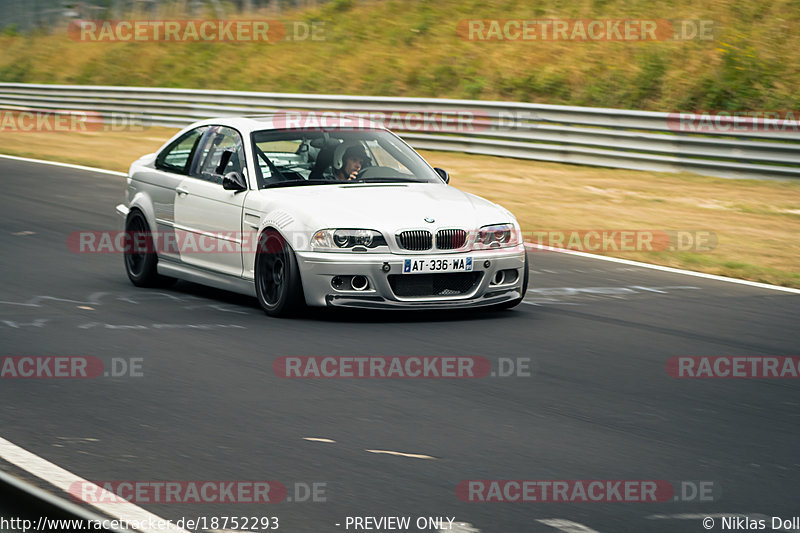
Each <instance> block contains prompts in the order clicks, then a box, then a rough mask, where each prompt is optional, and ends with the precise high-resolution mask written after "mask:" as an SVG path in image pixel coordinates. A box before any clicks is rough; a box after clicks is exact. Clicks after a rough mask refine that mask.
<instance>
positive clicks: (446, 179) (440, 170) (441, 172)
mask: <svg viewBox="0 0 800 533" xmlns="http://www.w3.org/2000/svg"><path fill="white" fill-rule="evenodd" d="M433 170H435V171H436V173H437V174H439V177H440V178H442V179H443V180H444V182H445V183H450V174H448V173H447V171H446V170H445V169H443V168H439V167H436V168H434V169H433Z"/></svg>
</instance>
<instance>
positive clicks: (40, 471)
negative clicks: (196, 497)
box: [0, 437, 189, 533]
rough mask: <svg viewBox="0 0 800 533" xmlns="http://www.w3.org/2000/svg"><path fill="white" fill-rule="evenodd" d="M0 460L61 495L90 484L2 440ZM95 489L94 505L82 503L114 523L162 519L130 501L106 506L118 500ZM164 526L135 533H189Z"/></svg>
mask: <svg viewBox="0 0 800 533" xmlns="http://www.w3.org/2000/svg"><path fill="white" fill-rule="evenodd" d="M0 458H2V459H4V460H5V461H8V462H9V463H11V464H13V465H15V466H16V467H18V468H21V469H22V470H25V471H26V472H28V473H30V474H33V475H34V476H36V477H38V478H39V479H42V480H44V481H46V482H48V483H50V484H51V485H54V486H55V487H57V488H59V489H61V490H62V491H64V492H65V493H69V490H70V487H71V486H73V484H75V483H77V484H81V485H84V486H86V485H93V483H91V482H90V481H87V480H85V479H83V478H81V477H78V476H76V475H75V474H73V473H72V472H69V471H67V470H64V469H63V468H61V467H60V466H57V465H54V464H53V463H51V462H50V461H47V460H45V459H42V458H41V457H39V456H38V455H35V454H32V453H31V452H29V451H27V450H23V449H22V448H20V447H19V446H17V445H16V444H14V443H12V442H9V441H7V440H6V439H4V438H2V437H0ZM97 490H98V492H95V493H94V494H96V495H98V498H97V499H98V502H86V503H87V504H88V505H90V506H92V507H94V508H95V509H99V510H100V511H102V512H103V513H105V514H107V515H109V516H112V517H114V518H116V519H118V520H127V521H128V522H129V523H131V522H134V523H136V522H138V523H139V524H144V525H147V524H148V523H153V522H155V523H156V524H157V523H158V522H160V521H164V520H165V519H164V518H161V517H160V516H158V515H154V514H153V513H151V512H149V511H145V510H144V509H142V508H141V507H139V506H137V505H134V504H132V503H130V502H120V503H110V502H115V501H117V502H119V500H120V498H119V497H118V496H117V495H115V494H112V493H110V492H108V491H106V490H105V489H103V488H101V487H97ZM103 500H105V503H102V502H103ZM167 524H168V525H167V527H166V528H165V529H156V528H155V527H152V528H148V527H141V528H139V529H137V530H136V531H142V532H145V533H159V532H161V533H163V532H164V531H172V532H174V533H189V532H188V531H186V530H185V529H181V528H179V527H178V526H176V525H174V524H173V523H172V522H168V523H167Z"/></svg>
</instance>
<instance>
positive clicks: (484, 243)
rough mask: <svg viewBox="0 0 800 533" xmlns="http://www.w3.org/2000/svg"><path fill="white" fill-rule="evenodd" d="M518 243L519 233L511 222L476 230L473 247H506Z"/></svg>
mask: <svg viewBox="0 0 800 533" xmlns="http://www.w3.org/2000/svg"><path fill="white" fill-rule="evenodd" d="M517 244H519V235H518V234H517V229H516V228H515V227H514V225H513V224H495V225H492V226H484V227H482V228H481V229H479V230H478V235H477V237H476V238H475V243H474V244H473V246H472V247H473V249H476V250H485V249H489V248H506V247H508V246H516V245H517Z"/></svg>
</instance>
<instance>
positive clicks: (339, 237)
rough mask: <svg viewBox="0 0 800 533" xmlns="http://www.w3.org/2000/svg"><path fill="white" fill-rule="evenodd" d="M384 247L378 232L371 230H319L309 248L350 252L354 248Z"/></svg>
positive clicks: (384, 243) (384, 240) (384, 242)
mask: <svg viewBox="0 0 800 533" xmlns="http://www.w3.org/2000/svg"><path fill="white" fill-rule="evenodd" d="M378 246H386V239H384V238H383V235H382V234H381V233H380V232H379V231H375V230H371V229H321V230H319V231H318V232H316V233H315V234H314V237H312V238H311V247H312V248H316V249H318V250H350V249H353V248H356V247H363V248H369V249H372V248H377V247H378Z"/></svg>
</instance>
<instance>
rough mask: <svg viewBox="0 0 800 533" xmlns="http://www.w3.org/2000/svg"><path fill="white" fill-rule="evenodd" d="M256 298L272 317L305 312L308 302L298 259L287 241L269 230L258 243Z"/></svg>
mask: <svg viewBox="0 0 800 533" xmlns="http://www.w3.org/2000/svg"><path fill="white" fill-rule="evenodd" d="M255 284H256V296H257V297H258V303H259V304H260V305H261V308H262V309H264V311H265V312H266V313H267V314H268V315H270V316H276V317H277V316H289V315H292V314H295V313H297V312H298V311H300V310H301V309H302V308H303V305H304V303H305V299H304V296H303V286H302V283H301V281H300V270H299V268H298V267H297V258H296V257H295V255H294V251H293V250H292V248H291V246H289V243H287V242H286V239H284V238H283V236H282V235H281V234H280V233H278V232H277V231H275V230H267V231H265V232H264V233H262V234H261V236H260V237H259V239H258V253H257V254H256V265H255Z"/></svg>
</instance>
